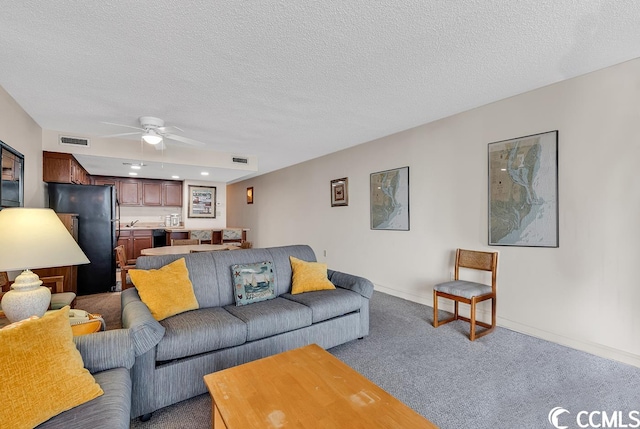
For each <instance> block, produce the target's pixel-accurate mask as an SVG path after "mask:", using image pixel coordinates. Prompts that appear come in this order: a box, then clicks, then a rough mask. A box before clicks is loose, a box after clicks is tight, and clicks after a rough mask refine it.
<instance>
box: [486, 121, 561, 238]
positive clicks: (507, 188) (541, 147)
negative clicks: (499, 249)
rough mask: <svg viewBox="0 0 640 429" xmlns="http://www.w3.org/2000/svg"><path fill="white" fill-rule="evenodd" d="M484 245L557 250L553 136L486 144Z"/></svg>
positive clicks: (555, 139)
mask: <svg viewBox="0 0 640 429" xmlns="http://www.w3.org/2000/svg"><path fill="white" fill-rule="evenodd" d="M489 245H495V246H525V247H558V131H549V132H546V133H542V134H535V135H531V136H526V137H518V138H515V139H512V140H504V141H499V142H495V143H490V144H489Z"/></svg>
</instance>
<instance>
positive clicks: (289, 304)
mask: <svg viewBox="0 0 640 429" xmlns="http://www.w3.org/2000/svg"><path fill="white" fill-rule="evenodd" d="M224 308H225V310H227V311H228V312H229V313H231V314H233V315H234V316H236V317H237V318H238V319H240V320H242V321H243V322H244V323H246V324H247V341H253V340H258V339H260V338H265V337H270V336H272V335H276V334H280V333H283V332H288V331H293V330H295V329H299V328H303V327H305V326H309V325H311V318H312V314H311V309H310V308H309V307H306V306H304V305H302V304H299V303H297V302H293V301H291V300H288V299H284V298H280V297H278V298H275V299H270V300H269V301H262V302H256V303H254V304H251V305H243V306H240V307H236V306H235V305H229V306H226V307H224Z"/></svg>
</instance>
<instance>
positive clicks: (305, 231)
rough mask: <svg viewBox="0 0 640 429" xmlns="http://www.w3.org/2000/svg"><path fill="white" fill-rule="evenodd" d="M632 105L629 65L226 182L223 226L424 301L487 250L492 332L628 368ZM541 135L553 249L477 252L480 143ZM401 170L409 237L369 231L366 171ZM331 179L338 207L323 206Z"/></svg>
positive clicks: (632, 321)
mask: <svg viewBox="0 0 640 429" xmlns="http://www.w3.org/2000/svg"><path fill="white" fill-rule="evenodd" d="M638 100H640V60H634V61H631V62H627V63H623V64H620V65H617V66H614V67H610V68H607V69H604V70H601V71H598V72H595V73H591V74H589V75H585V76H582V77H579V78H575V79H571V80H568V81H565V82H561V83H558V84H555V85H552V86H548V87H545V88H542V89H539V90H536V91H532V92H529V93H526V94H522V95H519V96H515V97H512V98H509V99H506V100H503V101H500V102H496V103H493V104H490V105H487V106H483V107H480V108H477V109H474V110H471V111H468V112H464V113H461V114H458V115H455V116H452V117H449V118H445V119H443V120H440V121H437V122H434V123H430V124H426V125H423V126H420V127H417V128H414V129H411V130H408V131H405V132H401V133H398V134H395V135H392V136H388V137H385V138H381V139H379V140H376V141H372V142H369V143H366V144H363V145H359V146H356V147H354V148H351V149H348V150H345V151H342V152H338V153H334V154H331V155H328V156H325V157H322V158H318V159H316V160H312V161H309V162H306V163H303V164H299V165H296V166H293V167H290V168H286V169H283V170H280V171H276V172H273V173H270V174H267V175H263V176H259V177H257V178H253V179H250V180H246V181H244V182H240V183H237V184H233V185H230V186H228V189H227V199H228V222H229V223H230V224H233V225H242V226H245V227H248V228H251V232H250V237H249V238H250V240H251V241H253V242H254V245H255V246H259V247H262V246H273V245H284V244H293V243H306V244H309V245H311V246H312V247H313V249H314V250H315V252H316V255H317V256H318V259H319V260H321V261H322V260H324V261H326V262H327V263H328V264H329V267H331V268H333V269H337V270H342V271H346V272H350V273H354V274H358V275H362V276H365V277H367V278H369V279H370V280H371V281H373V283H374V284H375V285H376V289H377V290H380V291H383V292H387V293H390V294H393V295H397V296H400V297H404V298H407V299H410V300H414V301H418V302H422V303H426V304H431V303H432V285H433V284H435V283H437V282H440V281H445V280H448V279H449V275H450V271H451V266H452V264H453V250H454V249H455V248H456V247H465V248H474V249H494V250H498V251H499V252H500V259H499V275H498V296H499V301H498V321H499V325H501V326H503V327H507V328H511V329H514V330H517V331H520V332H525V333H529V334H532V335H535V336H539V337H542V338H545V339H548V340H551V341H555V342H558V343H561V344H565V345H568V346H571V347H575V348H578V349H582V350H586V351H589V352H592V353H594V354H598V355H601V356H607V357H611V358H614V359H618V360H621V361H625V362H628V363H631V364H634V365H637V366H640V336H638V334H637V333H638V332H640V312H639V311H638V310H637V306H638V303H640V287H638V280H637V276H636V273H635V271H636V270H635V264H636V263H637V261H639V260H640V246H639V245H638V240H639V239H640V216H639V215H640V175H638V174H637V173H636V170H637V166H636V165H637V163H638V160H639V159H640V129H639V126H638V124H640V107H639V106H640V103H639V102H638ZM551 130H559V198H560V200H559V207H560V219H559V226H560V247H559V248H557V249H553V248H524V247H488V245H487V144H488V143H490V142H494V141H499V140H504V139H510V138H514V137H519V136H524V135H529V134H535V133H540V132H545V131H551ZM403 166H409V167H410V189H411V191H410V192H411V194H410V210H411V231H409V232H399V231H372V230H370V228H369V175H370V173H372V172H376V171H381V170H386V169H390V168H396V167H403ZM341 177H348V178H349V206H348V207H335V208H332V207H331V206H330V200H329V197H330V193H329V183H330V181H331V180H332V179H337V178H341ZM248 186H253V187H254V193H255V197H254V204H253V205H247V204H246V197H245V192H246V188H247V187H248ZM324 251H326V252H327V253H326V257H325V256H324ZM487 309H488V307H487V306H483V311H484V312H485V317H486V311H487ZM431 318H432V315H431V314H425V323H430V322H431Z"/></svg>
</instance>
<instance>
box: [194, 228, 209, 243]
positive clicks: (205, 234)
mask: <svg viewBox="0 0 640 429" xmlns="http://www.w3.org/2000/svg"><path fill="white" fill-rule="evenodd" d="M189 238H190V239H192V240H193V239H196V240H200V243H199V244H212V243H213V230H210V229H193V230H191V231H189Z"/></svg>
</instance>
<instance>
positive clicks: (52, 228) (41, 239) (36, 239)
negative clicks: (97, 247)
mask: <svg viewBox="0 0 640 429" xmlns="http://www.w3.org/2000/svg"><path fill="white" fill-rule="evenodd" d="M88 263H89V259H87V257H86V255H85V254H84V252H82V249H80V246H78V243H76V241H75V240H74V239H73V237H72V236H71V234H70V233H69V231H68V230H67V228H66V227H65V226H64V224H63V223H62V221H61V220H60V218H58V216H57V215H56V213H55V212H54V211H53V210H51V209H32V208H23V207H16V208H7V209H3V210H1V211H0V271H15V270H24V269H35V268H48V267H63V266H67V265H81V264H88Z"/></svg>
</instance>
